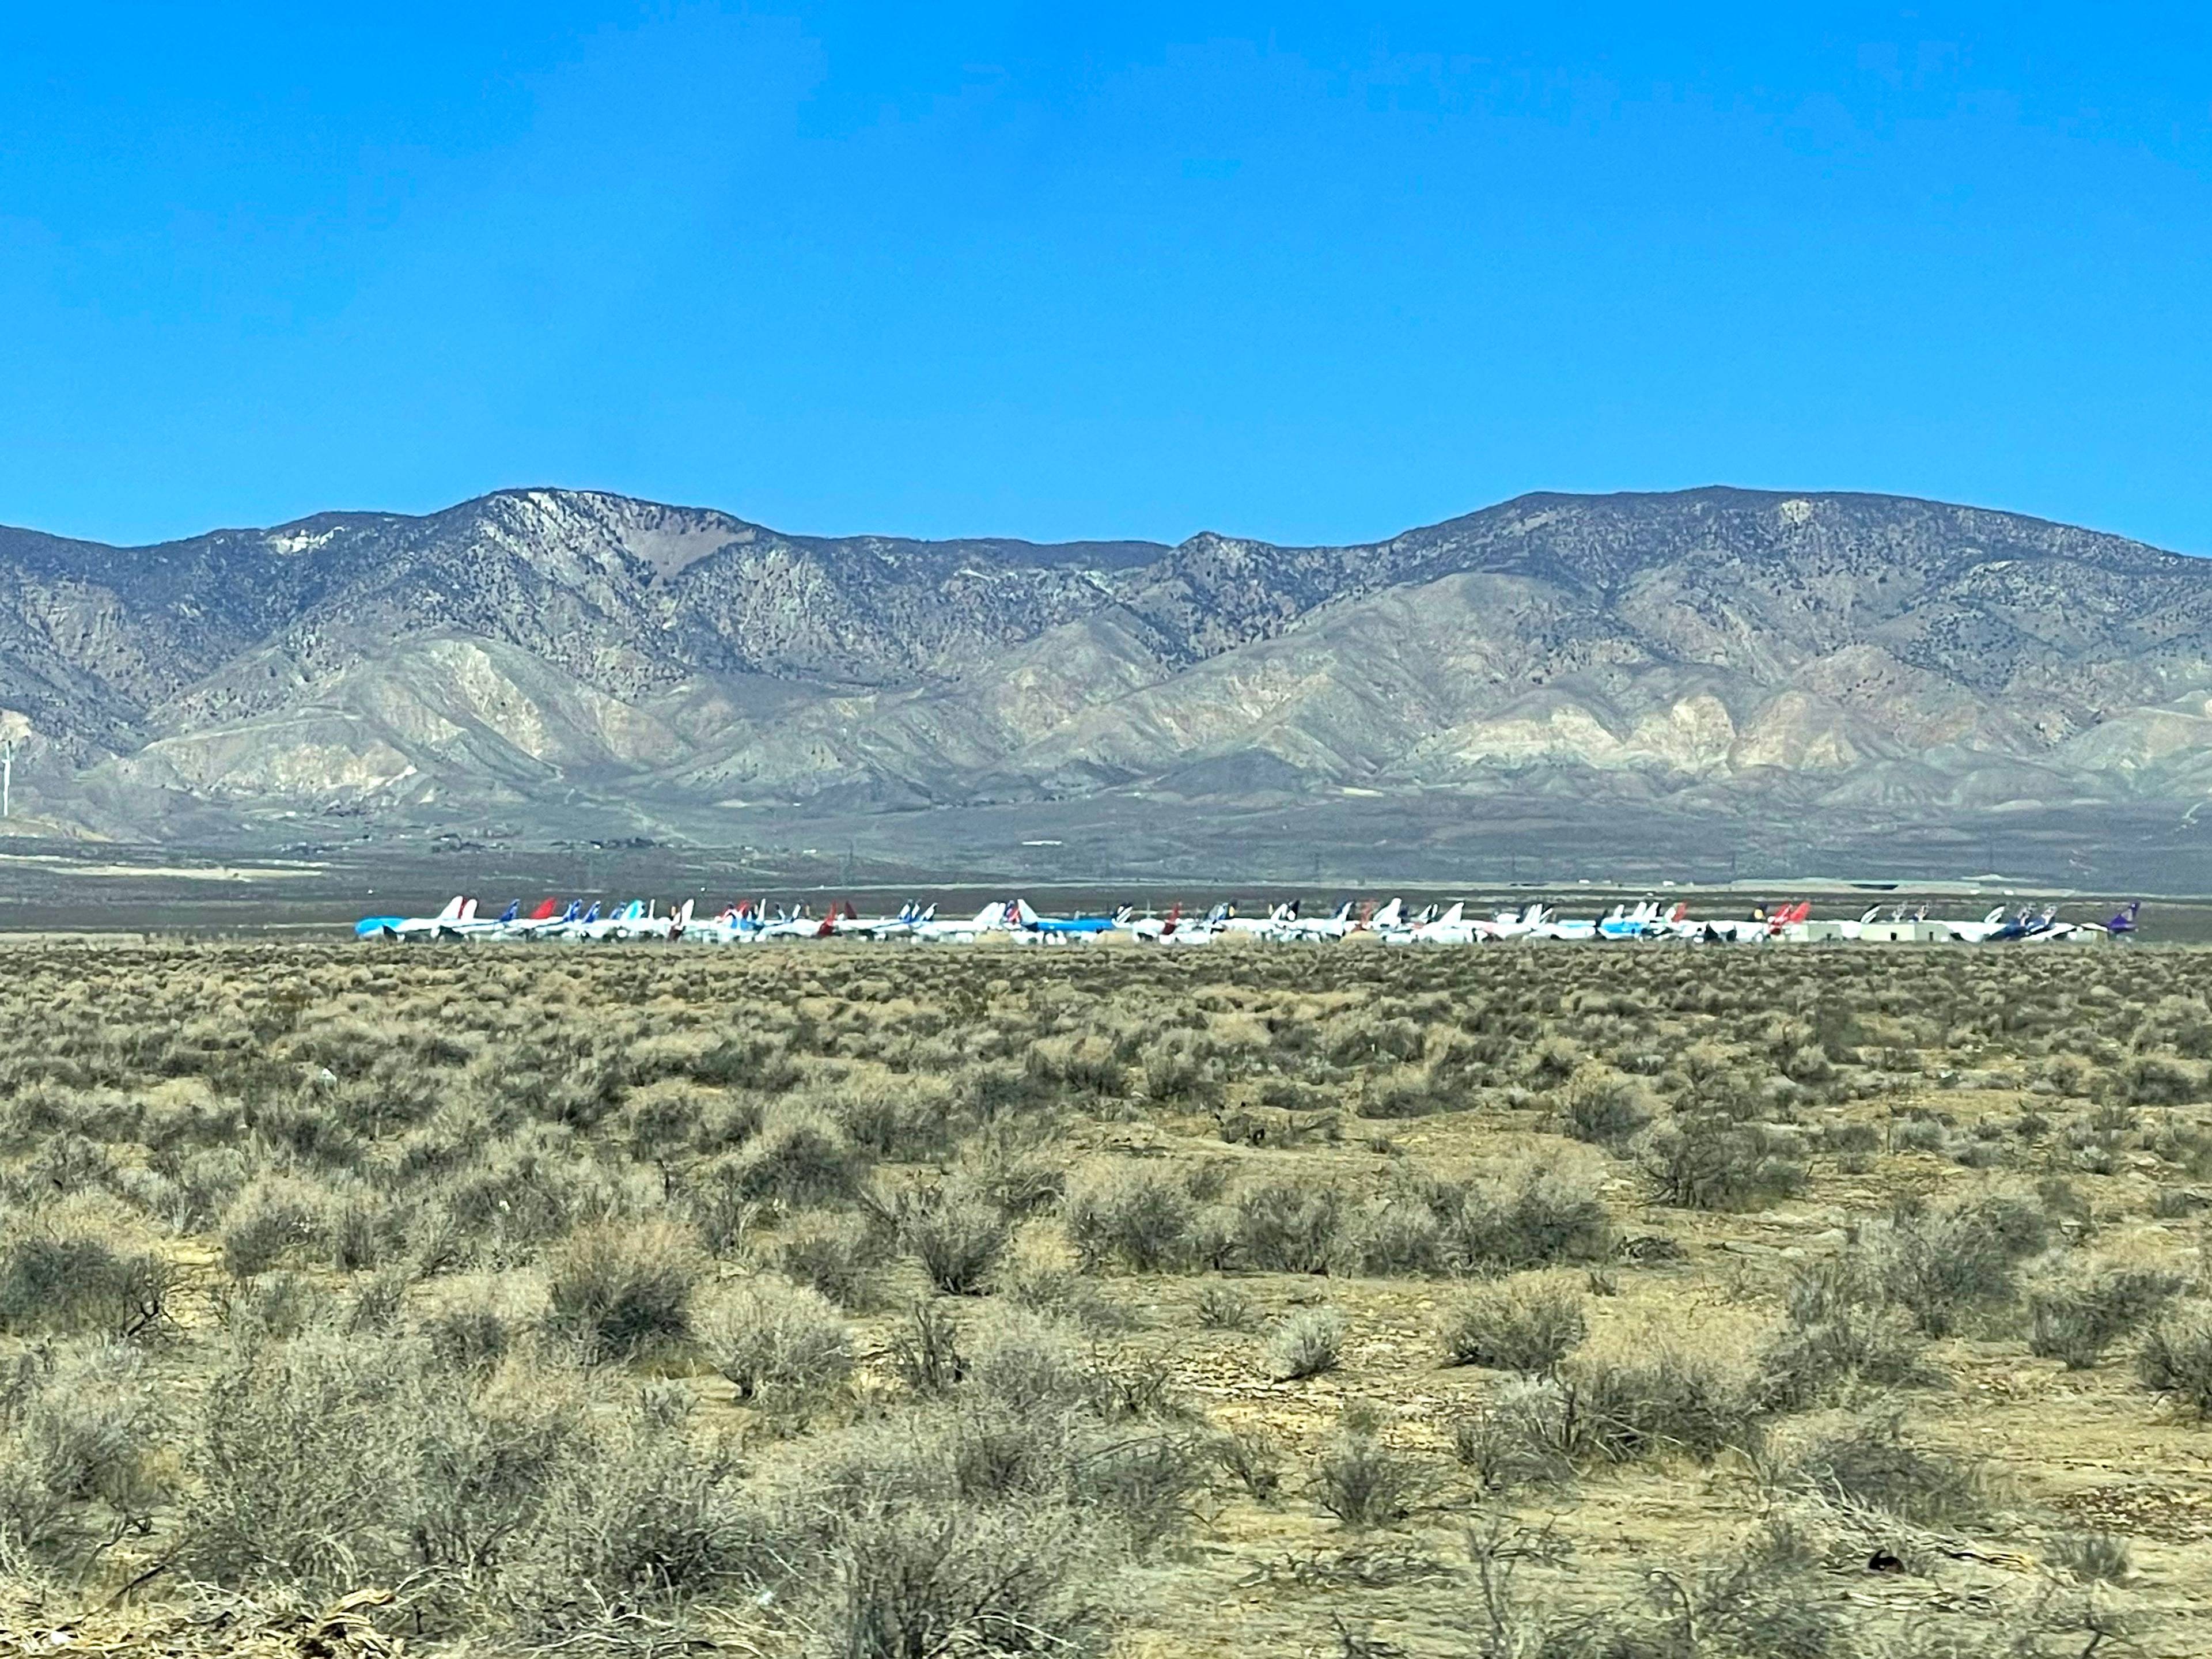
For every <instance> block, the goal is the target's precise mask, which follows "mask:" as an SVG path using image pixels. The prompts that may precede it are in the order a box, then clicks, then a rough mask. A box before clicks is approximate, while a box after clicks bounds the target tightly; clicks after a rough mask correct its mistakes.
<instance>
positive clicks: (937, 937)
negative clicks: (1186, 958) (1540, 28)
mask: <svg viewBox="0 0 2212 1659" xmlns="http://www.w3.org/2000/svg"><path fill="white" fill-rule="evenodd" d="M2141 909H2142V901H2140V900H2137V901H2136V902H2135V903H2132V904H2130V905H2128V906H2127V907H2126V908H2124V909H2122V910H2120V911H2118V912H2117V913H2116V914H2114V915H2112V916H2111V917H2110V918H2109V919H2108V920H2106V921H2101V922H2099V921H2060V920H2059V917H2058V908H2057V906H2056V905H2049V906H2045V907H2044V908H2041V909H2037V908H2034V907H2033V906H2028V907H2025V908H2021V909H2020V910H2019V911H2017V912H2014V913H2010V914H2008V912H2007V910H2006V908H2005V907H2004V906H2002V905H1999V906H1997V907H1996V908H1994V909H1992V910H1991V911H1990V913H1989V914H1988V915H1984V916H1983V917H1982V918H1981V919H1980V920H1979V921H1946V920H1943V919H1942V918H1940V917H1933V916H1930V915H1929V914H1928V909H1927V907H1926V906H1924V905H1923V906H1922V907H1921V908H1919V909H1918V910H1917V911H1915V912H1912V913H1911V914H1908V913H1907V912H1906V910H1905V907H1903V906H1902V905H1899V906H1894V907H1890V908H1887V909H1885V908H1883V907H1881V906H1879V905H1877V906H1876V907H1875V908H1873V909H1870V910H1869V911H1867V912H1866V913H1865V914H1864V915H1862V916H1860V917H1859V918H1858V919H1857V921H1833V922H1821V923H1819V924H1814V923H1813V921H1812V914H1813V905H1812V902H1811V901H1810V900H1802V901H1800V902H1796V903H1792V904H1784V905H1780V906H1778V907H1776V908H1774V909H1772V910H1767V909H1765V908H1760V909H1757V910H1754V911H1753V912H1752V914H1751V915H1748V916H1747V917H1744V918H1742V919H1741V920H1736V919H1728V918H1709V917H1698V916H1692V915H1691V914H1690V907H1689V904H1688V902H1686V901H1684V902H1677V903H1675V904H1674V905H1673V906H1672V907H1671V908H1669V907H1667V906H1664V905H1662V903H1661V902H1659V901H1658V900H1656V899H1646V900H1644V902H1641V903H1639V904H1633V905H1630V904H1617V905H1615V906H1614V907H1613V909H1612V911H1611V912H1610V913H1609V914H1607V915H1603V916H1596V917H1589V918H1581V917H1566V916H1562V915H1560V914H1559V911H1558V910H1557V909H1556V908H1554V907H1553V906H1551V905H1547V904H1542V903H1537V904H1530V905H1528V906H1526V907H1525V908H1521V909H1517V910H1499V911H1498V912H1496V913H1495V914H1493V915H1474V914H1472V913H1471V912H1470V911H1469V908H1468V906H1467V905H1466V904H1465V903H1464V902H1462V903H1457V904H1453V905H1450V906H1449V907H1439V906H1437V905H1434V904H1431V905H1430V906H1428V907H1427V908H1425V909H1423V910H1421V911H1419V912H1418V913H1415V914H1408V912H1407V908H1406V903H1405V901H1404V900H1402V899H1395V898H1394V899H1392V900H1390V901H1389V902H1388V903H1386V904H1382V905H1379V906H1378V905H1376V904H1372V903H1370V904H1367V905H1365V906H1358V907H1355V905H1354V904H1353V903H1352V901H1350V900H1346V902H1343V903H1342V904H1340V905H1339V906H1338V907H1337V908H1335V909H1334V910H1333V911H1331V912H1330V913H1329V914H1328V915H1316V916H1308V915H1302V914H1301V913H1300V908H1299V905H1298V902H1297V900H1295V899H1293V900H1291V901H1290V902H1286V903H1283V904H1279V905H1277V906H1276V907H1275V908H1273V909H1272V910H1270V911H1268V912H1267V915H1264V916H1243V915H1238V914H1237V907H1236V906H1235V905H1233V904H1217V905H1215V906H1214V907H1213V908H1212V909H1210V910H1208V911H1207V912H1206V913H1205V914H1204V915H1189V916H1187V915H1184V914H1183V913H1182V908H1181V907H1180V906H1177V907H1176V908H1175V909H1172V910H1170V911H1169V912H1168V914H1167V915H1164V916H1161V915H1143V916H1140V915H1137V913H1136V912H1135V910H1134V909H1133V908H1130V907H1127V906H1124V907H1123V908H1121V909H1119V910H1117V911H1115V913H1114V914H1113V915H1089V916H1084V915H1078V916H1046V915H1038V914H1037V913H1036V911H1035V910H1033V909H1031V908H1030V905H1029V902H1028V901H1027V900H1025V899H1003V900H996V901H994V902H991V903H989V904H987V905H985V906H984V907H983V908H981V910H978V911H977V912H976V913H975V915H972V916H966V917H939V915H938V914H937V907H936V906H935V905H934V904H932V905H930V906H928V907H927V908H923V907H922V906H921V905H919V904H908V905H905V906H903V907H902V908H901V909H900V910H899V912H898V914H897V915H889V916H864V915H861V914H860V911H859V910H858V909H857V908H854V905H853V903H852V902H851V901H850V900H846V901H844V902H840V903H836V904H832V905H831V906H830V907H829V914H828V915H823V916H817V915H812V914H811V913H810V911H809V910H808V909H807V908H806V907H805V906H804V905H799V906H796V907H794V908H791V909H785V908H781V907H778V908H776V909H775V910H774V911H773V912H771V911H770V910H769V907H768V905H767V903H766V902H764V901H763V902H753V901H750V900H747V901H745V902H741V903H738V904H733V905H731V906H730V907H728V908H726V909H725V910H723V911H721V912H720V914H719V915H714V916H711V917H701V916H700V915H697V914H696V905H695V902H694V901H692V900H690V899H686V900H684V902H682V903H681V904H678V905H673V906H671V907H670V908H669V909H668V910H666V911H665V912H664V911H662V910H661V909H660V908H659V906H658V904H656V903H652V902H647V901H646V900H644V899H636V900H633V901H632V902H629V904H626V905H623V906H621V907H619V908H610V909H606V910H604V911H603V910H602V908H601V906H600V905H599V903H598V902H593V903H592V904H591V906H590V907H589V908H586V906H585V904H584V902H583V901H581V900H577V901H575V902H572V903H570V904H568V905H567V906H566V907H565V908H564V907H563V906H562V905H561V904H560V902H558V901H557V900H554V899H550V898H549V899H547V900H546V901H545V902H544V903H542V904H540V905H539V906H538V908H536V909H535V910H532V912H530V913H529V914H528V915H524V914H523V913H522V906H521V905H520V903H519V902H518V903H514V904H510V905H508V906H507V909H506V911H505V912H504V913H503V914H501V915H498V916H482V917H480V916H478V915H477V902H476V901H475V900H474V899H471V898H463V897H459V896H456V897H455V898H454V899H453V901H452V902H450V903H448V904H447V906H446V908H444V909H442V910H441V911H439V912H438V914H437V915H435V916H367V917H364V918H363V919H362V921H359V922H357V923H356V924H355V926H354V933H355V934H356V936H357V937H359V938H362V939H390V940H431V939H446V940H460V939H477V940H487V941H495V942H507V943H522V942H530V941H553V940H563V941H571V942H575V941H581V942H588V943H610V942H621V941H628V940H644V939H659V940H689V941H691V942H693V943H698V944H708V945H751V944H764V943H768V942H769V941H772V940H777V939H872V940H891V939H903V940H912V941H916V942H921V943H940V944H972V943H974V942H975V941H976V940H978V939H1011V940H1012V941H1014V942H1016V943H1018V944H1033V945H1060V944H1073V943H1081V942H1083V941H1085V940H1089V939H1097V938H1099V937H1100V936H1102V935H1104V934H1110V933H1125V934H1127V936H1129V937H1130V938H1132V939H1135V940H1137V941H1138V942H1139V943H1141V944H1148V945H1211V944H1212V943H1213V941H1214V940H1216V939H1223V938H1231V937H1238V936H1242V937H1244V938H1249V939H1273V940H1279V941H1285V942H1297V941H1306V942H1309V943H1326V942H1329V941H1333V940H1337V939H1346V938H1349V937H1351V936H1352V935H1353V934H1355V933H1364V934H1371V935H1373V936H1374V937H1376V938H1377V939H1381V940H1382V941H1383V943H1385V944H1387V945H1479V944H1483V943H1486V942H1489V941H1493V940H1503V939H1570V940H1575V939H1583V940H1593V939H1677V940H1683V941H1687V942H1690V943H1698V944H1715V945H1720V944H1735V945H1741V944H1755V943H1757V942H1759V941H1761V940H1765V939H1809V938H1813V937H1816V936H1818V937H1821V938H1828V939H1867V938H1874V939H1899V938H1913V939H1954V940H1957V941H1960V942H1961V943H1965V944H1971V945H1981V944H1995V943H2003V942H2006V941H2010V940H2033V941H2036V942H2039V943H2049V942H2055V941H2058V940H2064V939H2075V940H2081V939H2097V938H2106V937H2111V936H2113V935H2121V936H2125V935H2128V934H2131V933H2134V932H2135V931H2136V915H2137V914H2138V912H2139V911H2140V910H2141ZM1816 927H1817V934H1816Z"/></svg>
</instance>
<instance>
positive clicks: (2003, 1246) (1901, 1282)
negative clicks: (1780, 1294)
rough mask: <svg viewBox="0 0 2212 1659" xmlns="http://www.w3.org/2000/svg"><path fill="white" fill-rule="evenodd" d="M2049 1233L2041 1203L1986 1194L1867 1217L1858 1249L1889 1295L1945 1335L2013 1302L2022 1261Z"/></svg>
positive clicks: (1925, 1325)
mask: <svg viewBox="0 0 2212 1659" xmlns="http://www.w3.org/2000/svg"><path fill="white" fill-rule="evenodd" d="M2050 1236H2051V1224H2050V1221H2049V1219H2048V1218H2047V1217H2045V1214H2044V1212H2042V1211H2041V1210H2040V1209H2039V1208H2037V1207H2036V1206H2033V1205H2032V1204H2029V1203H2027V1202H2024V1201H2022V1200H2018V1199H2011V1198H2004V1197H1996V1196H1992V1197H1985V1198H1980V1199H1973V1200H1961V1201H1959V1202H1956V1203H1952V1204H1948V1205H1942V1206H1936V1207H1934V1208H1930V1209H1924V1210H1907V1211H1903V1212H1899V1214H1898V1215H1896V1216H1894V1217H1893V1218H1890V1219H1888V1220H1887V1221H1877V1222H1872V1223H1869V1224H1868V1225H1866V1226H1865V1227H1863V1229H1862V1230H1861V1231H1860V1237H1859V1247H1860V1248H1861V1249H1863V1250H1864V1251H1865V1252H1866V1255H1867V1260H1868V1261H1869V1264H1870V1266H1871V1268H1872V1271H1873V1272H1874V1273H1875V1275H1876V1276H1877V1278H1878V1279H1880V1281H1881V1285H1882V1286H1883V1289H1884V1291H1885V1293H1886V1294H1887V1296H1888V1297H1889V1298H1890V1299H1891V1300H1892V1301H1894V1302H1896V1303H1898V1304H1899V1305H1901V1306H1902V1307H1904V1308H1905V1309H1906V1310H1908V1311H1910V1312H1911V1315H1912V1316H1913V1319H1914V1320H1915V1322H1917V1324H1918V1325H1919V1327H1920V1328H1921V1329H1922V1330H1923V1331H1924V1332H1926V1333H1927V1334H1929V1336H1948V1335H1950V1334H1952V1332H1953V1331H1954V1330H1956V1329H1957V1328H1958V1327H1959V1324H1960V1321H1961V1320H1962V1319H1964V1318H1966V1316H1968V1315H1970V1314H1973V1313H1977V1312H1981V1311H1984V1310H1990V1309H1996V1308H2001V1307H2004V1306H2006V1305H2008V1304H2011V1303H2012V1302H2013V1301H2014V1300H2015V1297H2017V1296H2018V1295H2019V1267H2020V1264H2021V1262H2022V1261H2025V1260H2026V1259H2027V1258H2028V1257H2029V1256H2032V1255H2034V1254H2036V1252H2038V1251H2039V1250H2040V1249H2043V1248H2044V1246H2045V1244H2046V1243H2048V1242H2049V1240H2050Z"/></svg>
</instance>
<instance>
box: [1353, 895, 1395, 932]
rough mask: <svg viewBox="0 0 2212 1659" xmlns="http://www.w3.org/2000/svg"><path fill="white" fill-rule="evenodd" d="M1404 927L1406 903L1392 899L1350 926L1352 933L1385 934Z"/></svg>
mask: <svg viewBox="0 0 2212 1659" xmlns="http://www.w3.org/2000/svg"><path fill="white" fill-rule="evenodd" d="M1405 925H1406V901H1405V900H1403V899H1401V898H1394V899H1392V900H1391V901H1390V902H1389V903H1388V904H1386V905H1384V906H1383V908H1381V909H1379V910H1377V911H1376V912H1375V913H1374V914H1373V915H1370V916H1364V917H1362V918H1361V919H1360V920H1359V921H1356V922H1354V923H1353V924H1352V931H1353V932H1354V933H1358V932H1361V931H1368V932H1372V933H1389V932H1390V931H1391V930H1392V929H1393V928H1395V927H1404V926H1405Z"/></svg>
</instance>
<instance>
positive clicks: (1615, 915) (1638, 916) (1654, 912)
mask: <svg viewBox="0 0 2212 1659" xmlns="http://www.w3.org/2000/svg"><path fill="white" fill-rule="evenodd" d="M1658 920H1659V902H1658V901H1657V900H1656V899H1646V900H1644V902H1642V903H1641V904H1638V906H1637V907H1636V908H1634V909H1631V908H1628V907H1627V906H1626V905H1625V904H1616V905H1614V906H1613V911H1612V914H1610V915H1607V917H1606V918H1605V920H1604V921H1601V922H1599V923H1598V924H1597V936H1598V937H1599V938H1600V939H1642V938H1643V937H1644V931H1645V930H1646V929H1647V928H1649V927H1651V925H1652V924H1653V923H1655V922H1656V921H1658Z"/></svg>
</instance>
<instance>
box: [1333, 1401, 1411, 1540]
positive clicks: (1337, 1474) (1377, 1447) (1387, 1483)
mask: <svg viewBox="0 0 2212 1659" xmlns="http://www.w3.org/2000/svg"><path fill="white" fill-rule="evenodd" d="M1427 1484H1428V1483H1427V1481H1426V1480H1425V1479H1424V1471H1423V1469H1422V1468H1421V1466H1420V1464H1419V1462H1417V1461H1416V1460H1415V1459H1414V1458H1413V1457H1412V1456H1410V1455H1407V1453H1404V1452H1401V1451H1399V1450H1397V1449H1395V1448H1393V1447H1391V1446H1390V1445H1389V1443H1386V1442H1385V1441H1384V1440H1383V1436H1382V1432H1381V1430H1380V1426H1379V1425H1376V1423H1374V1422H1373V1421H1371V1420H1370V1419H1367V1418H1365V1417H1364V1415H1362V1414H1359V1413H1353V1414H1352V1415H1350V1416H1348V1417H1347V1418H1346V1420H1345V1422H1344V1423H1342V1424H1341V1425H1340V1426H1339V1427H1338V1429H1337V1431H1336V1432H1335V1433H1334V1435H1332V1436H1331V1437H1329V1439H1328V1443H1326V1444H1325V1445H1324V1446H1323V1447H1322V1450H1321V1454H1320V1455H1319V1456H1317V1457H1316V1459H1315V1460H1314V1472H1313V1486H1312V1491H1313V1498H1314V1502H1315V1503H1316V1504H1319V1505H1320V1506H1321V1507H1322V1509H1323V1510H1327V1511H1328V1513H1329V1514H1331V1515H1333V1516H1335V1517H1336V1518H1337V1519H1338V1520H1339V1521H1341V1522H1343V1523H1344V1524H1345V1525H1346V1526H1347V1527H1352V1528H1362V1529H1364V1528H1372V1527H1388V1526H1395V1524H1397V1523H1398V1522H1401V1521H1403V1520H1405V1519H1407V1517H1408V1516H1411V1515H1412V1514H1413V1510H1414V1509H1415V1507H1416V1506H1417V1505H1418V1504H1419V1502H1420V1499H1421V1498H1422V1497H1423V1495H1424V1493H1425V1488H1426V1486H1427Z"/></svg>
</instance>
